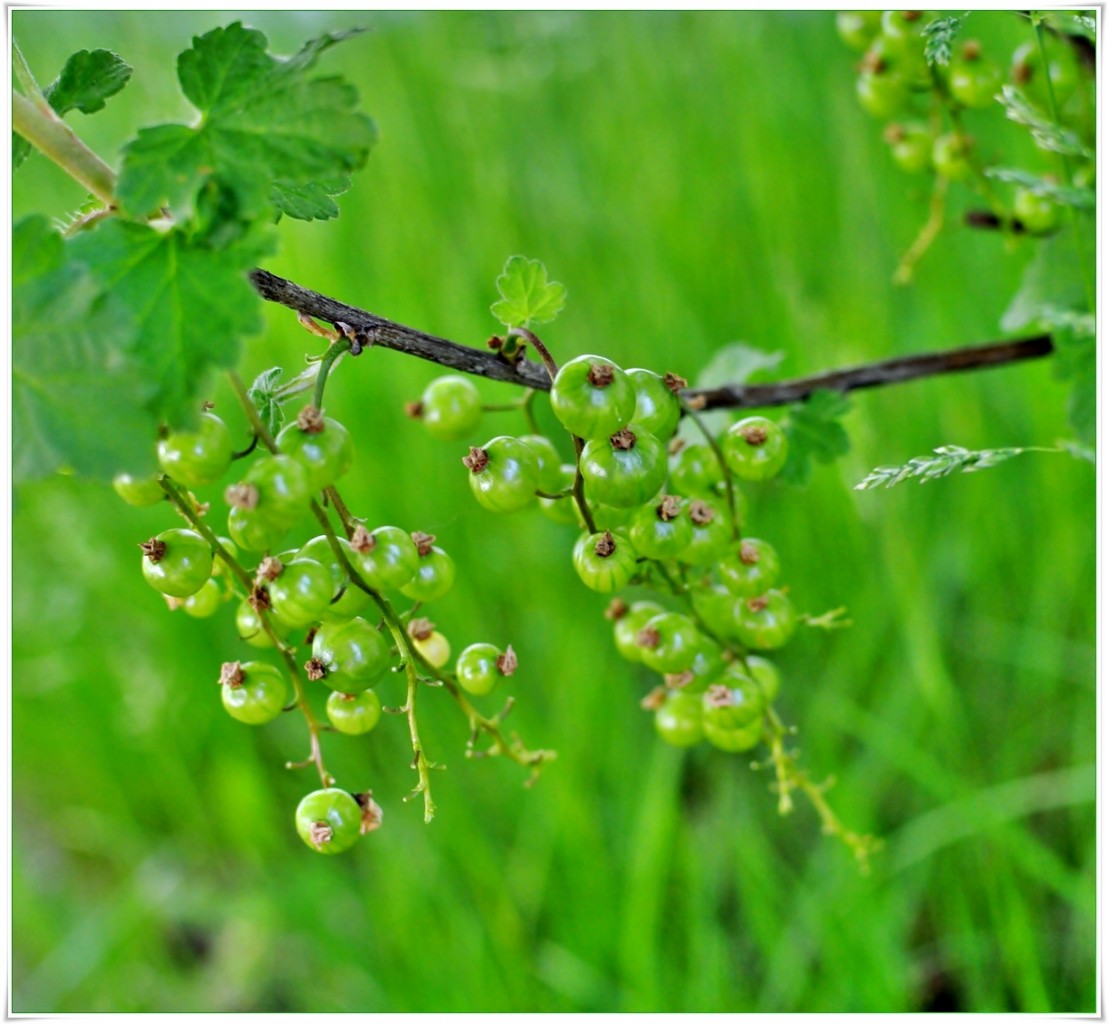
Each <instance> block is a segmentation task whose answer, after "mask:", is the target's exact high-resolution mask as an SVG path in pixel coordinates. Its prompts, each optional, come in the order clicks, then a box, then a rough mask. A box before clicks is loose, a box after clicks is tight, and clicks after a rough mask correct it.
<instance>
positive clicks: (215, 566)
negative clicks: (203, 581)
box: [212, 537, 239, 577]
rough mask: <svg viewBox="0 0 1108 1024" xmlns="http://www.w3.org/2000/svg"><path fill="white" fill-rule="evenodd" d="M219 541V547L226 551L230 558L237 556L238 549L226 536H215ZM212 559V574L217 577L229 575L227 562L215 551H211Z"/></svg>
mask: <svg viewBox="0 0 1108 1024" xmlns="http://www.w3.org/2000/svg"><path fill="white" fill-rule="evenodd" d="M216 540H217V541H219V544H220V547H222V548H223V550H224V551H226V552H227V554H229V555H230V556H231V557H232V558H235V559H237V558H238V556H239V553H238V549H237V548H236V547H235V545H234V544H232V543H231V541H230V540H229V539H228V538H227V537H216ZM212 557H213V559H214V561H213V562H212V575H213V576H217V577H222V576H227V577H230V575H231V570H230V569H229V568H228V567H227V563H226V562H225V561H223V559H222V558H220V556H219V554H218V553H216V552H213V553H212Z"/></svg>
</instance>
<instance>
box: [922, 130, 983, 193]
mask: <svg viewBox="0 0 1108 1024" xmlns="http://www.w3.org/2000/svg"><path fill="white" fill-rule="evenodd" d="M969 153H970V141H969V140H968V139H967V138H966V137H965V136H964V135H959V134H958V133H957V132H947V133H946V134H945V135H940V136H939V137H938V138H937V139H936V140H935V144H934V145H933V146H932V147H931V163H932V164H933V165H934V167H935V170H936V171H937V172H938V173H939V174H941V175H942V176H943V177H944V178H949V179H950V180H951V181H964V180H965V179H966V178H968V177H969V176H970V175H971V174H972V173H973V164H972V163H970V158H969Z"/></svg>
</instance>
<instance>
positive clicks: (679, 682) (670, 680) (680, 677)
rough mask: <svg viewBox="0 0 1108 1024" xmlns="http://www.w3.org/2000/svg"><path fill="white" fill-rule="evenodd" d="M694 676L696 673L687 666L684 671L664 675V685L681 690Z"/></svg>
mask: <svg viewBox="0 0 1108 1024" xmlns="http://www.w3.org/2000/svg"><path fill="white" fill-rule="evenodd" d="M695 678H696V673H694V672H693V670H692V669H691V668H687V669H685V671H684V672H679V673H677V674H676V675H669V676H666V677H665V679H666V686H668V687H669V688H670V689H671V690H681V689H684V688H685V687H686V686H688V685H689V683H691V682H692V681H693V680H694V679H695Z"/></svg>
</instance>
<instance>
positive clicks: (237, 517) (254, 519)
mask: <svg viewBox="0 0 1108 1024" xmlns="http://www.w3.org/2000/svg"><path fill="white" fill-rule="evenodd" d="M227 532H228V533H229V534H230V535H231V538H232V539H233V541H234V543H235V544H236V545H237V546H238V547H240V548H242V549H243V550H245V551H269V550H271V549H272V548H273V547H274V545H276V544H277V543H278V542H279V541H280V540H281V538H282V537H283V536H284V535H285V534H286V533H288V524H286V523H282V522H277V523H274V522H271V521H270V520H269V518H268V517H267V516H264V515H262V514H261V513H260V512H259V511H258V510H257V509H248V508H232V509H231V511H230V512H228V513H227Z"/></svg>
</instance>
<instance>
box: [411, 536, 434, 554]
mask: <svg viewBox="0 0 1108 1024" xmlns="http://www.w3.org/2000/svg"><path fill="white" fill-rule="evenodd" d="M412 543H413V544H414V545H415V548H416V551H418V552H419V557H420V558H426V557H427V556H428V555H429V554H430V553H431V549H432V548H433V547H434V546H435V535H434V534H433V533H423V532H421V531H420V530H416V531H415V533H413V534H412Z"/></svg>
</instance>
